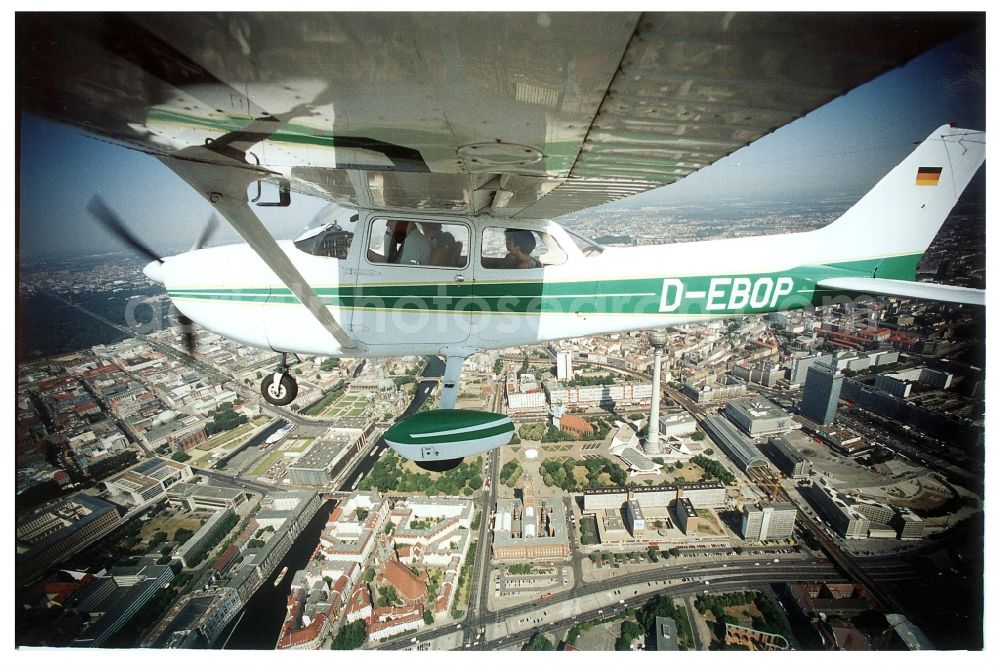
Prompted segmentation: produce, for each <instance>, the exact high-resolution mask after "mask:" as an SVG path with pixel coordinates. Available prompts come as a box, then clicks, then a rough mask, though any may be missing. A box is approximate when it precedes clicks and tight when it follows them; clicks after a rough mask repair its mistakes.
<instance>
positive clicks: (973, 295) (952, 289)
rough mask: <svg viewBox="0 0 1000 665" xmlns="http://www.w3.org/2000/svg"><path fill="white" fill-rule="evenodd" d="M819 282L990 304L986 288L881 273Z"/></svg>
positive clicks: (831, 286)
mask: <svg viewBox="0 0 1000 665" xmlns="http://www.w3.org/2000/svg"><path fill="white" fill-rule="evenodd" d="M816 286H817V287H818V288H824V289H834V290H837V291H853V292H855V293H868V294H872V295H879V296H897V297H900V298H921V299H923V300H939V301H942V302H953V303H959V304H963V305H979V306H980V307H983V306H985V305H986V291H985V290H981V289H969V288H966V287H964V286H949V285H946V284H932V283H930V282H906V281H903V280H899V279H879V278H877V277H833V278H830V279H823V280H820V281H819V282H818V283H817V284H816Z"/></svg>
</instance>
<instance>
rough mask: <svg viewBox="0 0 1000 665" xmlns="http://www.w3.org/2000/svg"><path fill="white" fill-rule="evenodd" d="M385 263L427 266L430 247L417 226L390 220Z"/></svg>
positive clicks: (402, 221) (398, 220)
mask: <svg viewBox="0 0 1000 665" xmlns="http://www.w3.org/2000/svg"><path fill="white" fill-rule="evenodd" d="M385 247H386V257H385V258H386V262H387V263H398V264H400V265H417V266H420V265H427V262H428V261H429V260H430V256H431V245H430V242H429V241H428V240H427V238H426V237H425V236H424V234H423V233H421V232H420V229H418V228H417V225H416V224H414V223H413V222H407V221H404V220H400V219H391V220H389V223H388V225H387V231H386V244H385Z"/></svg>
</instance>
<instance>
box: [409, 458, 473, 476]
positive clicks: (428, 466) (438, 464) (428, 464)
mask: <svg viewBox="0 0 1000 665" xmlns="http://www.w3.org/2000/svg"><path fill="white" fill-rule="evenodd" d="M413 463H414V464H416V465H417V466H419V467H420V468H421V469H423V470H424V471H433V472H434V473H441V472H443V471H451V470H452V469H454V468H455V467H457V466H458V465H459V464H461V463H462V458H461V457H456V458H455V459H440V460H427V461H423V460H421V461H419V462H418V461H416V460H414V462H413Z"/></svg>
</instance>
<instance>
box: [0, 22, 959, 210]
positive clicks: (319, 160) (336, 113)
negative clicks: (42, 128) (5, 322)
mask: <svg viewBox="0 0 1000 665" xmlns="http://www.w3.org/2000/svg"><path fill="white" fill-rule="evenodd" d="M971 20H972V19H971V18H970V17H969V16H968V15H956V14H945V15H934V16H930V15H926V14H902V15H896V16H893V15H890V14H888V13H877V14H874V13H873V14H821V13H809V14H794V13H782V14H760V13H746V14H742V13H736V14H733V13H729V14H725V13H681V14H617V13H616V14H595V13H586V14H573V13H550V14H549V13H523V14H489V13H474V14H473V13H470V14H451V13H413V14H402V13H400V14H394V13H390V14H382V13H379V14H359V13H351V14H302V13H287V14H284V13H267V14H224V13H223V14H217V13H213V14H180V13H165V14H163V13H141V14H61V13H46V14H26V13H19V14H18V15H17V49H16V50H17V85H18V88H17V90H18V101H19V103H20V105H21V108H22V109H23V110H26V111H30V112H34V113H38V114H41V115H43V116H46V117H50V118H54V119H56V120H59V121H62V122H66V123H70V124H73V125H75V126H77V127H79V128H81V129H83V130H84V131H87V132H89V133H91V134H93V135H96V136H98V137H100V138H103V139H106V140H111V141H115V142H118V143H121V144H124V145H127V146H129V147H132V148H135V149H138V150H142V151H145V152H147V153H150V154H154V155H157V156H161V157H169V156H170V155H174V154H177V153H178V152H180V151H181V150H183V149H185V148H190V147H192V146H198V145H205V144H206V142H210V141H212V140H214V139H218V138H219V137H223V136H225V137H227V140H233V137H234V135H238V134H239V133H240V132H241V131H246V132H247V135H246V136H245V137H242V138H243V139H244V141H243V143H244V144H245V145H247V146H250V148H249V150H248V155H249V159H250V160H251V161H253V160H256V161H257V163H258V164H259V165H260V167H261V168H262V169H266V170H267V171H269V172H271V173H273V174H277V175H280V176H283V177H285V178H287V179H288V180H289V181H290V183H291V186H292V188H293V189H294V190H297V191H300V192H305V193H309V194H312V195H316V196H320V197H323V198H325V199H328V200H332V201H336V202H339V203H343V204H346V205H351V206H358V205H361V206H366V207H373V208H381V209H388V210H393V209H395V210H413V209H420V210H424V211H441V212H453V213H462V214H479V213H483V212H490V213H492V214H494V215H500V216H509V217H521V218H551V217H556V216H559V215H562V214H566V213H569V212H573V211H576V210H581V209H583V208H587V207H590V206H594V205H598V204H601V203H605V202H608V201H613V200H616V199H620V198H624V197H627V196H630V195H632V194H636V193H639V192H642V191H645V190H648V189H651V188H654V187H658V186H661V185H666V184H670V183H673V182H675V181H677V180H678V179H680V178H683V177H684V176H686V175H688V174H690V173H692V172H694V171H697V170H698V169H701V168H703V167H705V166H707V165H709V164H711V163H713V162H715V161H716V160H718V159H720V158H721V157H723V156H725V155H727V154H729V153H731V152H733V151H735V150H737V149H739V148H741V147H743V146H745V145H747V144H749V143H751V142H753V141H755V140H756V139H758V138H760V137H761V136H763V135H765V134H768V133H769V132H772V131H774V130H775V129H777V128H778V127H781V126H782V125H784V124H786V123H788V122H790V121H792V120H794V119H795V118H797V117H799V116H801V115H803V114H805V113H807V112H809V111H811V110H812V109H815V108H817V107H819V106H821V105H822V104H824V103H826V102H827V101H829V100H830V99H832V98H834V97H836V96H838V95H840V94H843V93H844V92H846V91H848V90H850V89H851V88H854V87H856V86H858V85H860V84H862V83H864V82H866V81H868V80H870V79H872V78H874V77H875V76H877V75H879V74H881V73H882V72H884V71H886V70H888V69H891V68H893V67H896V66H898V65H900V64H903V63H904V62H906V61H907V60H909V59H911V58H913V57H915V56H916V55H918V54H919V53H921V52H923V51H925V50H926V49H928V48H930V47H931V46H934V45H935V44H937V43H940V42H942V41H944V40H946V39H948V38H950V37H952V36H954V35H956V34H958V33H959V32H960V31H962V30H964V29H966V28H968V27H970V25H971ZM268 120H273V121H274V122H273V128H271V129H269V130H268V131H267V132H264V133H260V134H254V133H253V132H252V131H251V130H247V129H245V128H247V127H250V126H251V125H252V126H254V127H259V126H260V125H261V122H262V121H268ZM219 152H220V154H221V152H222V151H219Z"/></svg>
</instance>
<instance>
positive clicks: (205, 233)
mask: <svg viewBox="0 0 1000 665" xmlns="http://www.w3.org/2000/svg"><path fill="white" fill-rule="evenodd" d="M218 226H219V218H218V216H216V215H214V214H213V215H212V216H211V217H209V218H208V224H206V225H205V228H204V229H202V231H201V235H200V236H198V239H197V240H196V241H195V243H194V245H192V246H191V251H194V250H196V249H201V248H202V247H204V246H205V243H207V242H208V239H209V238H211V237H212V234H213V233H215V229H216V228H217V227H218Z"/></svg>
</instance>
